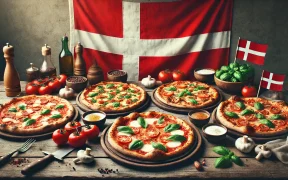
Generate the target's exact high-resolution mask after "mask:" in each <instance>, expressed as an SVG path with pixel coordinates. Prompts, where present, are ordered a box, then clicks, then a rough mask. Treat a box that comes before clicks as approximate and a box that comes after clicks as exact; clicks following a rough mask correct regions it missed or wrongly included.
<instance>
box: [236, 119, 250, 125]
mask: <svg viewBox="0 0 288 180" xmlns="http://www.w3.org/2000/svg"><path fill="white" fill-rule="evenodd" d="M236 124H237V126H246V125H247V124H248V121H247V120H245V119H238V120H237V121H236Z"/></svg>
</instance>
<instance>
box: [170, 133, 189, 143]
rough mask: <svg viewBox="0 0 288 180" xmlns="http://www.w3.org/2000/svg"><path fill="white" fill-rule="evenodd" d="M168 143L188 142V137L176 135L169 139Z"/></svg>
mask: <svg viewBox="0 0 288 180" xmlns="http://www.w3.org/2000/svg"><path fill="white" fill-rule="evenodd" d="M167 140H168V141H179V142H183V141H185V140H186V137H184V136H182V135H178V134H174V135H171V136H169V137H168V138H167Z"/></svg>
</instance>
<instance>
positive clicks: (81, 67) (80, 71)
mask: <svg viewBox="0 0 288 180" xmlns="http://www.w3.org/2000/svg"><path fill="white" fill-rule="evenodd" d="M75 52H76V59H75V62H74V75H75V76H85V77H86V76H87V74H86V63H85V61H84V59H83V56H82V53H83V46H82V45H81V43H80V42H78V44H77V45H76V46H75Z"/></svg>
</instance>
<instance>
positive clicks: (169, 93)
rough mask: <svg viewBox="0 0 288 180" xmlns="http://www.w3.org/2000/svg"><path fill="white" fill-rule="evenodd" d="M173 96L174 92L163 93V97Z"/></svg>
mask: <svg viewBox="0 0 288 180" xmlns="http://www.w3.org/2000/svg"><path fill="white" fill-rule="evenodd" d="M173 94H174V92H172V91H170V92H165V91H164V93H163V95H164V96H172V95H173Z"/></svg>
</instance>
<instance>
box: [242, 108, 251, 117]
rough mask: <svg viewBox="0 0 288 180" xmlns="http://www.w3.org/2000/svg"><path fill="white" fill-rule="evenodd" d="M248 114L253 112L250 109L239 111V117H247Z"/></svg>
mask: <svg viewBox="0 0 288 180" xmlns="http://www.w3.org/2000/svg"><path fill="white" fill-rule="evenodd" d="M249 114H254V111H253V110H251V109H244V110H243V111H241V113H240V115H242V116H244V115H249Z"/></svg>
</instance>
